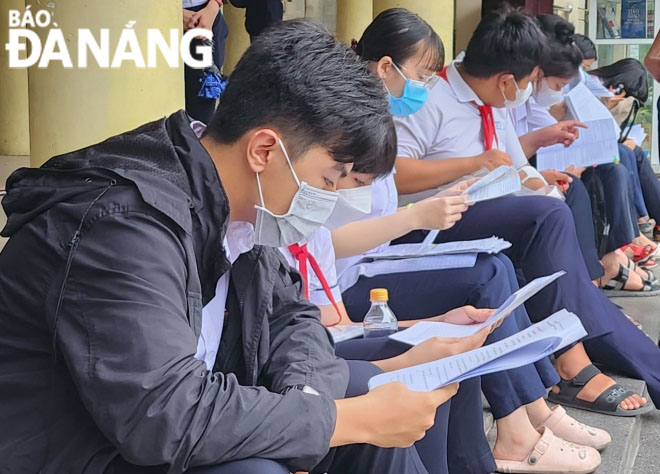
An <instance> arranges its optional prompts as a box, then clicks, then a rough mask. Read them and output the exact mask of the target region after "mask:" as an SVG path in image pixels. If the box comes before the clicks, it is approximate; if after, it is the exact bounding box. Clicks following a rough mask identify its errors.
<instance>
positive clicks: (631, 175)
mask: <svg viewBox="0 0 660 474" xmlns="http://www.w3.org/2000/svg"><path fill="white" fill-rule="evenodd" d="M619 155H620V156H621V164H622V165H623V166H624V167H625V168H626V170H627V171H628V179H629V185H630V187H631V192H632V197H633V206H634V209H635V214H636V217H637V218H638V219H639V218H640V217H644V216H648V215H649V211H648V209H647V208H646V203H645V202H644V193H643V192H642V183H641V181H640V179H639V171H638V169H637V159H636V158H635V152H634V151H632V150H631V149H630V148H628V147H627V146H625V145H624V144H622V143H619Z"/></svg>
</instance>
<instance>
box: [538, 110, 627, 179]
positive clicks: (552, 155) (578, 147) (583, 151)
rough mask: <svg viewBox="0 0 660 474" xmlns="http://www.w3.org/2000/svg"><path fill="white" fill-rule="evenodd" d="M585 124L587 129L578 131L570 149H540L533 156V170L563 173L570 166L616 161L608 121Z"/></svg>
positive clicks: (616, 141)
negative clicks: (534, 166) (578, 135)
mask: <svg viewBox="0 0 660 474" xmlns="http://www.w3.org/2000/svg"><path fill="white" fill-rule="evenodd" d="M608 113H609V112H608ZM585 125H587V127H589V128H586V129H580V137H579V138H578V139H577V140H575V141H574V142H573V143H572V144H571V146H569V147H566V146H564V145H563V144H561V143H559V144H557V145H552V146H549V147H545V148H540V149H539V150H538V152H537V153H536V167H537V169H538V170H539V171H543V170H557V171H564V170H565V169H568V167H569V166H571V165H573V166H575V167H576V168H584V167H590V166H594V165H602V164H606V163H615V162H617V161H619V146H618V140H617V136H615V135H614V133H613V132H612V125H611V120H610V119H600V120H593V121H587V122H585Z"/></svg>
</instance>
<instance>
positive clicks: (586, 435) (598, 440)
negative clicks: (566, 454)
mask: <svg viewBox="0 0 660 474" xmlns="http://www.w3.org/2000/svg"><path fill="white" fill-rule="evenodd" d="M551 411H552V414H551V415H550V416H549V417H548V418H547V419H546V420H545V421H544V422H543V423H542V424H541V426H538V427H537V428H536V429H537V430H538V429H540V428H541V427H542V426H545V427H546V428H550V429H551V430H552V432H553V433H554V435H555V436H559V437H560V438H561V439H565V440H566V441H570V442H571V443H575V444H579V445H581V446H589V447H590V448H594V449H597V450H598V451H602V450H603V449H605V448H606V447H607V445H609V444H610V443H611V442H612V437H611V436H610V434H609V433H608V432H607V431H605V430H601V429H599V428H592V427H591V426H587V425H585V424H584V423H580V422H579V421H577V420H576V419H575V418H573V417H571V416H570V415H569V414H568V413H566V410H564V408H563V407H562V406H560V405H557V406H556V407H554V408H553V409H552V410H551Z"/></svg>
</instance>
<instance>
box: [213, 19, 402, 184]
mask: <svg viewBox="0 0 660 474" xmlns="http://www.w3.org/2000/svg"><path fill="white" fill-rule="evenodd" d="M258 127H272V128H274V129H275V130H277V131H278V132H279V133H281V134H282V138H283V141H284V142H285V146H286V147H287V151H288V152H289V154H290V155H291V159H292V160H295V159H296V158H298V157H300V156H301V155H302V154H304V153H305V152H306V151H308V150H309V149H310V148H312V147H315V146H318V147H322V148H324V149H327V150H328V151H329V152H330V154H331V155H332V157H333V158H334V159H335V160H336V161H338V162H341V163H354V168H355V169H356V171H357V170H360V171H361V172H363V173H366V174H372V175H375V176H382V175H385V174H387V173H389V172H390V171H391V170H392V168H393V166H394V160H395V158H396V131H395V128H394V122H393V120H392V116H391V115H390V112H389V106H388V101H387V98H386V93H385V89H384V87H383V83H382V82H381V81H380V80H379V79H378V78H377V77H376V76H375V75H374V74H373V73H372V72H371V71H369V70H368V68H367V66H366V64H365V63H364V61H361V60H360V59H359V58H358V57H357V56H356V55H355V53H354V52H353V51H351V50H350V49H349V48H348V47H347V46H345V45H343V44H342V43H340V42H339V41H337V40H336V39H335V38H334V37H333V36H332V34H330V33H329V32H328V30H326V29H325V28H324V27H323V26H322V25H321V24H319V23H317V22H314V21H310V20H290V21H284V22H281V23H278V24H277V25H275V26H273V27H271V28H269V29H268V30H266V31H264V32H263V33H262V34H261V35H259V37H258V38H256V39H255V40H254V42H253V43H252V44H251V45H250V47H249V48H248V49H247V51H246V52H245V54H244V55H243V57H242V58H241V59H240V60H239V62H238V64H237V65H236V69H235V70H234V71H233V72H232V74H231V76H230V77H229V82H228V84H227V88H226V89H225V90H224V92H223V93H222V95H221V97H220V102H219V105H218V109H217V111H216V113H215V115H214V116H213V118H212V120H211V122H210V123H209V126H208V128H207V129H206V132H205V134H206V135H207V136H209V137H210V138H211V139H213V140H215V141H216V142H218V143H225V144H230V143H235V142H236V141H238V140H239V139H240V138H241V137H242V136H243V135H244V134H245V133H247V132H248V131H250V130H253V129H255V128H258Z"/></svg>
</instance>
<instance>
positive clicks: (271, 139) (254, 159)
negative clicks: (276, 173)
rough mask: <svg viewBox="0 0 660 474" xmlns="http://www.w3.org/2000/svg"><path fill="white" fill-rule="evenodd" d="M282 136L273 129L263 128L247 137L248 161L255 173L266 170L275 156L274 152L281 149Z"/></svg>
mask: <svg viewBox="0 0 660 474" xmlns="http://www.w3.org/2000/svg"><path fill="white" fill-rule="evenodd" d="M279 140H280V137H279V135H278V134H277V132H275V131H274V130H272V129H269V128H262V129H258V130H256V131H254V132H251V135H250V136H249V137H248V138H247V150H246V154H247V163H248V166H249V167H250V169H251V170H252V171H253V172H254V173H261V172H263V171H264V169H265V168H266V166H268V165H269V164H270V163H271V162H272V161H273V158H274V153H276V152H279V151H280V145H279Z"/></svg>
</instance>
